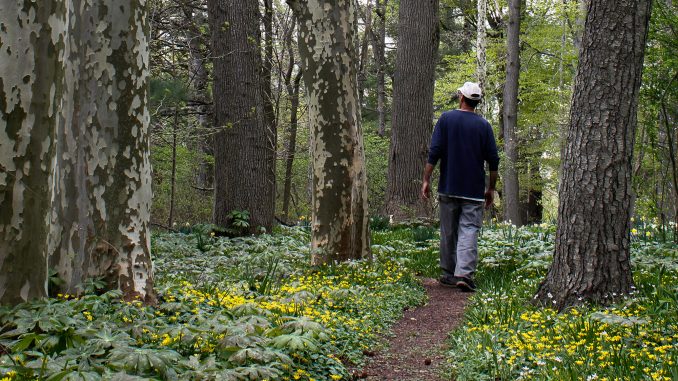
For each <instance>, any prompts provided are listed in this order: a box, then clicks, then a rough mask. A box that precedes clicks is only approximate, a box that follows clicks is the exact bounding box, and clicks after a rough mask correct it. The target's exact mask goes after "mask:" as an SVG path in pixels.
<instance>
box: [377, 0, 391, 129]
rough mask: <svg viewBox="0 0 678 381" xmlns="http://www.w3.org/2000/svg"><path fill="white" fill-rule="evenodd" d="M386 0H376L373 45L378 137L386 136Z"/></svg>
mask: <svg viewBox="0 0 678 381" xmlns="http://www.w3.org/2000/svg"><path fill="white" fill-rule="evenodd" d="M387 6H388V0H377V4H376V11H377V16H379V32H378V40H376V41H375V43H374V56H375V60H376V66H377V114H378V120H379V130H378V131H379V132H378V133H379V136H382V137H383V136H384V135H386V57H385V54H386V7H387Z"/></svg>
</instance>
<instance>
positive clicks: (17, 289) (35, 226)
mask: <svg viewBox="0 0 678 381" xmlns="http://www.w3.org/2000/svg"><path fill="white" fill-rule="evenodd" d="M66 17H67V5H66V2H65V1H58V0H52V1H44V2H41V3H40V4H38V3H37V2H34V1H28V0H25V1H4V2H2V3H1V4H0V25H2V28H0V29H1V30H2V32H0V33H1V36H2V37H0V47H1V48H0V62H2V64H0V83H2V86H1V87H0V303H2V304H17V303H21V302H25V301H28V300H31V299H35V298H42V297H45V296H47V252H48V237H49V227H48V224H47V222H48V215H49V210H50V208H49V206H50V197H51V196H50V183H51V181H50V172H51V169H52V160H53V157H54V140H55V131H56V127H57V123H58V120H59V118H58V113H59V110H58V107H59V105H60V103H61V102H60V100H61V95H62V91H63V82H64V81H63V80H64V61H63V58H62V55H61V54H60V52H61V49H62V45H63V44H65V43H67V41H68V37H67V22H66V20H67V19H66Z"/></svg>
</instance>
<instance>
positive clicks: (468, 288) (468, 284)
mask: <svg viewBox="0 0 678 381" xmlns="http://www.w3.org/2000/svg"><path fill="white" fill-rule="evenodd" d="M457 287H459V289H460V290H462V291H464V292H474V291H475V290H476V284H475V283H473V281H472V280H471V278H466V277H461V278H457Z"/></svg>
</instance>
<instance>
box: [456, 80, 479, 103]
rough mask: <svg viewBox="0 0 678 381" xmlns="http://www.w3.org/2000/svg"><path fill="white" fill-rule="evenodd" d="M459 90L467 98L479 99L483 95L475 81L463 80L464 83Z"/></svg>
mask: <svg viewBox="0 0 678 381" xmlns="http://www.w3.org/2000/svg"><path fill="white" fill-rule="evenodd" d="M458 90H459V92H460V93H461V94H462V95H463V96H464V97H465V98H468V99H471V100H474V101H479V100H480V98H482V97H483V91H482V90H481V89H480V86H479V85H478V84H477V83H475V82H464V85H463V86H462V87H460V88H459V89H458Z"/></svg>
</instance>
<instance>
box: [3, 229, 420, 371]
mask: <svg viewBox="0 0 678 381" xmlns="http://www.w3.org/2000/svg"><path fill="white" fill-rule="evenodd" d="M207 231H208V230H207V229H203V228H201V227H196V228H194V229H193V228H192V229H186V233H187V234H161V235H156V236H154V238H153V243H152V246H153V252H154V253H155V258H154V266H155V274H156V282H157V289H158V291H159V302H158V305H157V306H154V307H149V306H142V305H141V303H139V302H122V301H120V300H119V294H118V293H117V292H107V293H103V294H101V295H96V294H94V293H93V292H92V291H95V289H96V284H95V283H93V284H91V285H90V288H91V290H90V293H89V294H88V295H87V296H83V297H80V298H76V297H73V296H70V295H58V296H57V297H56V298H52V299H49V300H46V301H40V302H34V303H30V304H24V305H21V306H18V307H16V308H14V309H11V310H10V309H7V308H5V309H2V310H0V322H1V323H2V325H3V328H2V334H1V335H0V340H1V341H0V343H1V345H2V347H0V349H1V350H2V351H1V355H0V375H1V376H0V378H2V377H4V378H2V379H3V381H4V380H25V379H41V380H42V379H47V380H100V379H105V380H111V379H112V380H146V379H151V380H266V379H269V380H274V379H276V380H278V379H282V380H341V379H343V380H346V379H348V378H349V375H348V372H347V365H349V364H355V363H360V362H361V361H362V352H363V350H365V349H367V348H368V347H371V346H374V345H375V344H376V342H377V340H378V338H379V335H380V334H382V333H384V332H385V330H386V329H387V328H388V327H389V326H390V324H392V323H393V322H394V321H396V320H397V319H398V318H399V317H400V316H401V315H402V311H403V309H404V308H405V307H407V306H413V305H417V304H419V303H421V302H423V300H424V298H425V293H424V290H423V288H422V287H421V286H420V285H419V284H418V282H417V281H416V280H415V278H414V277H413V276H412V272H411V271H409V270H408V269H407V268H406V267H405V266H404V265H403V263H404V262H405V261H404V260H403V261H397V260H394V259H395V257H396V256H394V255H393V254H394V253H396V252H398V251H405V250H409V246H413V245H412V244H409V243H407V242H406V241H403V242H402V245H399V243H398V241H397V240H392V241H393V242H391V243H390V244H389V246H385V245H383V246H379V247H375V253H376V258H375V260H374V261H373V262H363V261H361V262H352V263H345V264H342V265H341V266H335V267H326V268H320V269H309V268H308V266H307V264H308V263H310V259H309V248H308V246H309V245H308V242H309V235H308V233H307V230H306V229H304V228H301V227H299V228H284V229H281V230H280V231H278V232H276V234H273V235H267V236H261V237H256V238H254V237H250V238H237V239H226V238H217V237H213V236H211V235H210V234H209V233H207ZM389 234H390V233H388V232H382V233H376V234H375V237H382V240H388V238H383V237H385V236H388V235H389ZM401 246H402V247H401Z"/></svg>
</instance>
